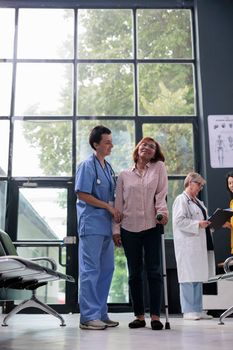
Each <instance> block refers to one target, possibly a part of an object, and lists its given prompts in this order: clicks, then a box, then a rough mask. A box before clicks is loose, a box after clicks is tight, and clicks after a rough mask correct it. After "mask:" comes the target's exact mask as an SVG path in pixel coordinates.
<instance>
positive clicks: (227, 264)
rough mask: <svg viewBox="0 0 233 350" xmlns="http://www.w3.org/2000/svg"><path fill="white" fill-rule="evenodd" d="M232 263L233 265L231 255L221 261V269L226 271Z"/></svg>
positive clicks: (228, 270)
mask: <svg viewBox="0 0 233 350" xmlns="http://www.w3.org/2000/svg"><path fill="white" fill-rule="evenodd" d="M232 265H233V256H230V257H229V258H227V259H226V260H225V261H224V263H223V269H224V271H225V273H228V272H230V271H231V270H230V266H232Z"/></svg>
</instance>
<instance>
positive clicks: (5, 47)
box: [0, 8, 15, 58]
mask: <svg viewBox="0 0 233 350" xmlns="http://www.w3.org/2000/svg"><path fill="white" fill-rule="evenodd" d="M14 24H15V10H14V9H3V8H2V9H0V58H12V57H13V47H14Z"/></svg>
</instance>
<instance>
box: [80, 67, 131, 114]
mask: <svg viewBox="0 0 233 350" xmlns="http://www.w3.org/2000/svg"><path fill="white" fill-rule="evenodd" d="M78 114H79V115H88V116H96V115H101V116H109V115H110V116H111V115H116V116H132V115H133V114H134V88H133V66H132V65H130V64H80V65H79V66H78Z"/></svg>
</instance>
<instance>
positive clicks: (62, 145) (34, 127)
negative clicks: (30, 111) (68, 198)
mask: <svg viewBox="0 0 233 350" xmlns="http://www.w3.org/2000/svg"><path fill="white" fill-rule="evenodd" d="M71 128H72V123H71V121H41V122H37V121H15V123H14V142H13V165H12V171H13V176H70V175H71V174H72V165H71V160H72V153H71V152H72V131H71Z"/></svg>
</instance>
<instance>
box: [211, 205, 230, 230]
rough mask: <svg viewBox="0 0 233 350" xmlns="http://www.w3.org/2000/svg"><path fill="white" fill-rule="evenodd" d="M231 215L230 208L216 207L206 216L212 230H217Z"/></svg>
mask: <svg viewBox="0 0 233 350" xmlns="http://www.w3.org/2000/svg"><path fill="white" fill-rule="evenodd" d="M232 215H233V211H232V210H231V209H220V208H218V209H216V210H215V212H214V213H213V214H212V215H211V216H210V217H209V218H208V221H210V222H211V224H210V226H209V227H210V228H213V229H214V230H218V229H219V228H221V227H222V225H223V224H224V223H225V222H226V221H229V220H230V218H231V217H232Z"/></svg>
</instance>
